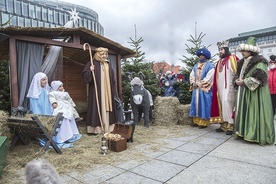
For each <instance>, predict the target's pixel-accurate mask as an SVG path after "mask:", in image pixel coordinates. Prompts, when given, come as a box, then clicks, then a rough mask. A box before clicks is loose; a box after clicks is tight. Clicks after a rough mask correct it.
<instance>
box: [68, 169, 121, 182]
mask: <svg viewBox="0 0 276 184" xmlns="http://www.w3.org/2000/svg"><path fill="white" fill-rule="evenodd" d="M123 172H125V171H124V170H122V169H120V168H116V167H113V166H110V165H104V164H102V165H101V164H97V165H93V167H91V169H90V170H89V171H88V172H85V173H80V172H72V173H70V174H68V175H69V176H71V177H72V178H75V179H76V180H77V181H80V182H83V183H87V184H89V183H101V182H104V181H106V180H108V179H110V178H112V177H115V176H117V175H119V174H121V173H123Z"/></svg>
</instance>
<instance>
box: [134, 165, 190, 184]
mask: <svg viewBox="0 0 276 184" xmlns="http://www.w3.org/2000/svg"><path fill="white" fill-rule="evenodd" d="M185 168H186V167H185V166H180V165H176V164H172V163H168V162H164V161H160V160H152V161H150V162H147V163H145V164H143V165H141V166H138V167H136V168H134V169H131V170H130V172H133V173H136V174H138V175H141V176H144V177H147V178H151V179H153V180H156V181H160V182H165V181H167V180H168V179H170V178H172V177H174V176H175V175H176V174H177V173H179V172H180V171H182V170H183V169H185Z"/></svg>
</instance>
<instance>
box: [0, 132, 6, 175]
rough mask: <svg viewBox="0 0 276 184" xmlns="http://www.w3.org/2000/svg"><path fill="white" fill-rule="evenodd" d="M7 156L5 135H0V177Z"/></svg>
mask: <svg viewBox="0 0 276 184" xmlns="http://www.w3.org/2000/svg"><path fill="white" fill-rule="evenodd" d="M6 157H7V137H4V136H0V158H1V159H0V178H1V176H2V172H3V169H4V167H5V166H6Z"/></svg>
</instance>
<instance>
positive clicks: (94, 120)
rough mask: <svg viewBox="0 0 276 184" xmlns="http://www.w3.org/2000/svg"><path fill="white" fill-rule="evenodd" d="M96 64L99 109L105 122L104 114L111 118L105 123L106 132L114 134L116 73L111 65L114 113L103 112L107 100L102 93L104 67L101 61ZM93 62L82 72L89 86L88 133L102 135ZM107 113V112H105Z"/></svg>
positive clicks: (95, 62) (94, 61)
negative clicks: (92, 68)
mask: <svg viewBox="0 0 276 184" xmlns="http://www.w3.org/2000/svg"><path fill="white" fill-rule="evenodd" d="M93 64H94V73H95V78H96V83H97V92H98V101H99V109H100V114H101V117H102V120H103V121H104V120H105V119H106V118H103V115H104V114H103V113H107V116H109V122H103V126H104V132H105V133H106V132H112V130H113V127H114V123H117V112H116V103H115V100H114V97H115V95H116V81H115V75H114V71H113V69H112V67H111V65H109V77H110V89H111V95H112V97H111V99H112V112H103V109H102V106H103V105H102V101H104V99H103V98H105V97H104V96H103V95H102V94H103V93H102V91H101V85H102V84H103V81H102V80H101V76H102V74H101V73H102V66H101V64H100V62H99V61H97V60H95V59H94V60H93ZM90 66H91V62H88V63H87V64H86V66H85V68H84V69H83V71H82V77H83V80H84V82H85V83H87V84H89V89H88V106H87V122H86V125H87V133H94V134H99V133H101V132H102V131H101V123H100V118H99V114H98V108H97V102H96V93H95V84H94V80H93V78H92V77H93V75H92V72H91V70H90ZM104 111H105V110H104Z"/></svg>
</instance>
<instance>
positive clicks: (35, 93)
mask: <svg viewBox="0 0 276 184" xmlns="http://www.w3.org/2000/svg"><path fill="white" fill-rule="evenodd" d="M44 77H46V79H47V83H46V86H45V87H44V88H45V89H46V91H47V92H50V86H49V84H48V77H47V75H46V74H45V73H42V72H38V73H36V74H35V75H34V77H33V79H32V82H31V85H30V88H29V91H28V94H27V97H28V98H38V97H39V95H40V94H41V92H42V89H43V88H42V87H41V79H43V78H44Z"/></svg>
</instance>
